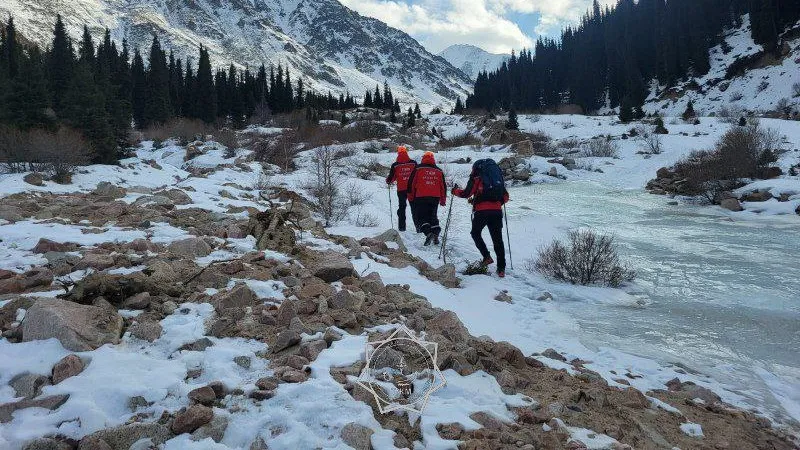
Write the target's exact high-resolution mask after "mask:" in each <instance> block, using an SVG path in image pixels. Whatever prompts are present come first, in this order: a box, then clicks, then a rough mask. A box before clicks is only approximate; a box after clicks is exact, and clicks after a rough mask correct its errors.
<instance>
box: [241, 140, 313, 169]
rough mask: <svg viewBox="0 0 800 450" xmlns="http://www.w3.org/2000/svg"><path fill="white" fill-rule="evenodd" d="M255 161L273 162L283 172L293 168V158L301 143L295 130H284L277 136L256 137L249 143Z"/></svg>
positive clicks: (299, 149)
mask: <svg viewBox="0 0 800 450" xmlns="http://www.w3.org/2000/svg"><path fill="white" fill-rule="evenodd" d="M250 147H251V149H252V150H253V151H254V152H255V157H256V160H257V161H260V162H262V163H267V164H273V165H276V166H278V167H280V168H281V169H283V171H284V172H288V171H289V170H294V169H295V164H294V158H295V156H297V154H298V153H299V152H300V151H301V150H302V148H303V143H302V141H301V140H300V136H299V135H298V133H297V131H295V130H286V131H284V132H283V133H281V134H280V136H278V137H277V138H274V137H269V136H259V137H256V138H255V139H254V140H253V142H252V143H251V144H250Z"/></svg>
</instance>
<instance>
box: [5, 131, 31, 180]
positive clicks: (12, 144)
mask: <svg viewBox="0 0 800 450" xmlns="http://www.w3.org/2000/svg"><path fill="white" fill-rule="evenodd" d="M26 148H27V135H26V133H25V132H23V131H21V130H20V129H19V128H17V127H11V126H7V125H3V126H0V164H1V165H2V168H3V171H4V172H6V173H19V172H25V171H26V170H27V169H28V160H29V158H28V155H27V154H26V153H27V150H26Z"/></svg>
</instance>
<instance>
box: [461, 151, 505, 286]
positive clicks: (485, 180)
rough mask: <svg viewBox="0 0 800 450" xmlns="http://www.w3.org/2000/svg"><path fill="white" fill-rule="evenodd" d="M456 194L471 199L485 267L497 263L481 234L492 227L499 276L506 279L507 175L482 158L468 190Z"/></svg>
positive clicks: (474, 168) (475, 234) (474, 235)
mask: <svg viewBox="0 0 800 450" xmlns="http://www.w3.org/2000/svg"><path fill="white" fill-rule="evenodd" d="M452 193H453V195H455V196H457V197H461V198H467V199H469V202H470V203H472V231H471V233H470V234H471V235H472V240H473V241H475V246H476V247H478V251H479V252H481V256H482V257H483V261H481V264H483V265H484V266H489V265H490V264H492V263H494V260H493V259H492V256H491V254H490V253H489V250H488V249H487V248H486V243H485V242H484V241H483V237H482V236H481V233H482V232H483V229H484V227H487V226H488V227H489V235H490V236H491V237H492V245H493V246H494V253H495V255H496V256H497V275H498V276H499V277H500V278H503V277H505V276H506V249H505V246H504V244H503V205H504V204H505V203H507V202H508V200H509V196H508V191H507V190H506V186H505V181H504V180H503V172H502V171H501V170H500V167H499V166H498V165H497V163H496V162H495V161H494V160H492V159H481V160H479V161H475V164H473V165H472V173H471V174H470V178H469V182H467V187H465V188H464V189H461V188H460V187H459V186H458V185H455V186H453V190H452Z"/></svg>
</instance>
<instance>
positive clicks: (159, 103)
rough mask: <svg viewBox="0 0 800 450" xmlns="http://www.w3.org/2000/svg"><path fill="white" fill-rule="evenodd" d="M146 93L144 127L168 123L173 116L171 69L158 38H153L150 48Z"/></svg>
mask: <svg viewBox="0 0 800 450" xmlns="http://www.w3.org/2000/svg"><path fill="white" fill-rule="evenodd" d="M146 93H147V98H146V99H145V110H144V117H143V119H144V120H143V126H145V127H147V126H149V125H152V124H162V123H164V122H166V121H167V120H168V119H169V118H170V116H171V111H170V101H169V69H168V68H167V58H166V54H165V53H164V51H163V50H162V49H161V43H160V42H159V41H158V37H157V36H153V43H152V45H151V46H150V59H149V61H148V71H147V87H146Z"/></svg>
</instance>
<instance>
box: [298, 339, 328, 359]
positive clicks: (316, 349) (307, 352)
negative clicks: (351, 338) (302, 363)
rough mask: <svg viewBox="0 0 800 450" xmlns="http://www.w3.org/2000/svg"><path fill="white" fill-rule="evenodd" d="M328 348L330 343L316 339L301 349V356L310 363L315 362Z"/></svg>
mask: <svg viewBox="0 0 800 450" xmlns="http://www.w3.org/2000/svg"><path fill="white" fill-rule="evenodd" d="M327 348H328V343H327V342H325V341H324V340H322V339H316V340H313V341H311V342H307V343H305V344H303V345H302V346H301V347H300V355H301V356H303V357H305V358H307V359H308V360H309V361H314V360H315V359H317V356H319V354H320V353H322V351H323V350H326V349H327Z"/></svg>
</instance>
